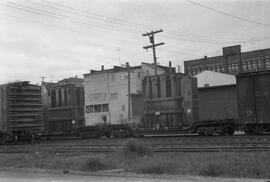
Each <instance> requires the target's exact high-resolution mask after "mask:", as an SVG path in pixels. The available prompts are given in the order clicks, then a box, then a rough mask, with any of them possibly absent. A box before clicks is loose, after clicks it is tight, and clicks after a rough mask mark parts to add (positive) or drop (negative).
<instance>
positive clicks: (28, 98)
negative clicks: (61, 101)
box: [0, 81, 44, 144]
mask: <svg viewBox="0 0 270 182" xmlns="http://www.w3.org/2000/svg"><path fill="white" fill-rule="evenodd" d="M43 129H44V125H43V119H42V101H41V87H40V86H38V85H33V84H30V83H29V82H28V81H20V82H14V83H9V84H4V85H1V86H0V131H1V134H0V144H2V143H10V142H16V141H29V142H30V141H31V140H32V138H33V136H34V135H35V133H37V132H39V131H41V130H43Z"/></svg>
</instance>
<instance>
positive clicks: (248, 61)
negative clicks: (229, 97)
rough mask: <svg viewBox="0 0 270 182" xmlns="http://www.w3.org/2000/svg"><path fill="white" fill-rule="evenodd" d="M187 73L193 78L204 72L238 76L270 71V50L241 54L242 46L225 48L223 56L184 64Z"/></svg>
mask: <svg viewBox="0 0 270 182" xmlns="http://www.w3.org/2000/svg"><path fill="white" fill-rule="evenodd" d="M184 67H185V73H186V74H188V75H191V76H194V75H197V74H199V73H200V72H202V71H204V70H210V71H215V72H221V73H226V74H231V75H236V74H238V73H240V72H254V71H260V70H270V48H268V49H261V50H254V51H249V52H243V53H242V52H241V46H240V45H236V46H230V47H223V55H222V56H216V57H206V56H205V57H204V58H202V59H195V60H190V61H185V62H184Z"/></svg>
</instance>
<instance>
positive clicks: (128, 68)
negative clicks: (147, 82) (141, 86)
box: [126, 62, 130, 121]
mask: <svg viewBox="0 0 270 182" xmlns="http://www.w3.org/2000/svg"><path fill="white" fill-rule="evenodd" d="M126 68H127V72H128V121H130V66H129V62H126Z"/></svg>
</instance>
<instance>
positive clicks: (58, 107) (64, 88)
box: [42, 77, 84, 133]
mask: <svg viewBox="0 0 270 182" xmlns="http://www.w3.org/2000/svg"><path fill="white" fill-rule="evenodd" d="M42 85H43V103H44V106H43V107H44V109H43V112H44V119H45V120H46V121H45V123H46V129H47V131H49V132H50V133H54V132H69V131H71V130H72V129H74V128H77V127H80V126H83V125H84V88H83V79H81V78H77V77H75V78H68V79H63V80H61V81H59V82H58V83H43V84H42Z"/></svg>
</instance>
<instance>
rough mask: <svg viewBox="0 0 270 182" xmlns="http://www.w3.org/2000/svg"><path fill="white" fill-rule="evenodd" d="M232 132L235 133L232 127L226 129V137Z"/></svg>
mask: <svg viewBox="0 0 270 182" xmlns="http://www.w3.org/2000/svg"><path fill="white" fill-rule="evenodd" d="M234 132H235V129H234V128H233V127H231V126H230V127H228V128H227V134H228V135H233V134H234Z"/></svg>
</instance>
